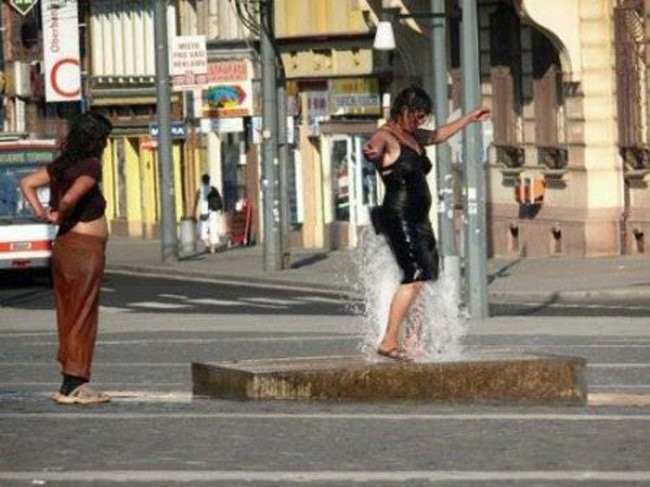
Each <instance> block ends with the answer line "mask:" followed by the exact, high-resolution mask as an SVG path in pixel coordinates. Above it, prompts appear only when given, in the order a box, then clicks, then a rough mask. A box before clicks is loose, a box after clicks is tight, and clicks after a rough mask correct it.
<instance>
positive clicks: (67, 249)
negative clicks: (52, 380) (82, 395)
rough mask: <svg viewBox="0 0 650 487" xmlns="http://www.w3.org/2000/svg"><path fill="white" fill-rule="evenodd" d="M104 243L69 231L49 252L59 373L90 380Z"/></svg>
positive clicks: (99, 239)
mask: <svg viewBox="0 0 650 487" xmlns="http://www.w3.org/2000/svg"><path fill="white" fill-rule="evenodd" d="M105 250H106V240H105V239H103V238H101V237H95V236H92V235H83V234H80V233H73V232H69V233H66V234H65V235H62V236H61V237H58V238H57V239H56V241H55V242H54V246H53V249H52V280H53V283H54V302H55V306H56V323H57V328H58V332H59V351H58V354H57V360H58V361H59V362H60V363H61V367H62V370H61V371H62V373H64V374H67V375H73V376H75V377H81V378H84V379H86V380H90V367H91V363H92V359H93V352H94V350H95V340H96V338H97V320H98V316H99V288H100V286H101V281H102V276H103V275H104V265H105V262H106V257H105Z"/></svg>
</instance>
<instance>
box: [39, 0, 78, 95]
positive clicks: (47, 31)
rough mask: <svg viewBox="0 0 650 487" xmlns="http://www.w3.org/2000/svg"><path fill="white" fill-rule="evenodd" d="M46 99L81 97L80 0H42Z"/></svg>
mask: <svg viewBox="0 0 650 487" xmlns="http://www.w3.org/2000/svg"><path fill="white" fill-rule="evenodd" d="M41 15H42V17H43V67H44V74H45V100H46V101H48V102H65V101H75V100H80V99H81V65H80V60H79V23H78V21H77V18H78V15H79V13H78V9H77V0H65V1H62V0H41Z"/></svg>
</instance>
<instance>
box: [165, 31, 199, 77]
mask: <svg viewBox="0 0 650 487" xmlns="http://www.w3.org/2000/svg"><path fill="white" fill-rule="evenodd" d="M207 72H208V50H207V48H206V42H205V36H176V37H174V40H173V42H172V55H171V64H170V66H169V74H171V75H186V74H194V75H197V74H206V73H207Z"/></svg>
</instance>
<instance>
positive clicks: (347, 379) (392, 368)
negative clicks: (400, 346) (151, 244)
mask: <svg viewBox="0 0 650 487" xmlns="http://www.w3.org/2000/svg"><path fill="white" fill-rule="evenodd" d="M585 367H586V361H585V360H584V359H583V358H579V357H567V356H559V355H541V354H534V355H533V354H522V353H519V352H514V351H509V350H489V351H480V350H475V351H471V352H468V353H467V354H465V355H463V356H462V358H459V359H455V360H450V361H444V362H428V363H417V362H407V363H405V362H402V363H398V362H394V361H387V360H386V361H380V362H371V361H368V359H366V358H365V357H362V356H360V355H338V356H319V357H288V358H275V359H260V360H241V361H230V362H207V363H193V364H192V392H193V394H194V396H196V397H212V398H220V399H238V400H245V399H257V400H264V399H266V400H271V399H275V400H278V399H279V400H334V401H395V400H410V401H449V402H499V403H552V402H562V403H573V404H586V400H587V387H586V381H585V379H584V372H585Z"/></svg>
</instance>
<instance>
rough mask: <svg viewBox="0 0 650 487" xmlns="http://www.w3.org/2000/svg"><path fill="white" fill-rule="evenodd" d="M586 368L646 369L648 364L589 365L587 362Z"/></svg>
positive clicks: (649, 365)
mask: <svg viewBox="0 0 650 487" xmlns="http://www.w3.org/2000/svg"><path fill="white" fill-rule="evenodd" d="M587 367H591V368H594V369H627V368H647V367H650V364H649V363H634V362H630V363H611V364H608V363H602V364H591V363H589V362H587Z"/></svg>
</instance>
